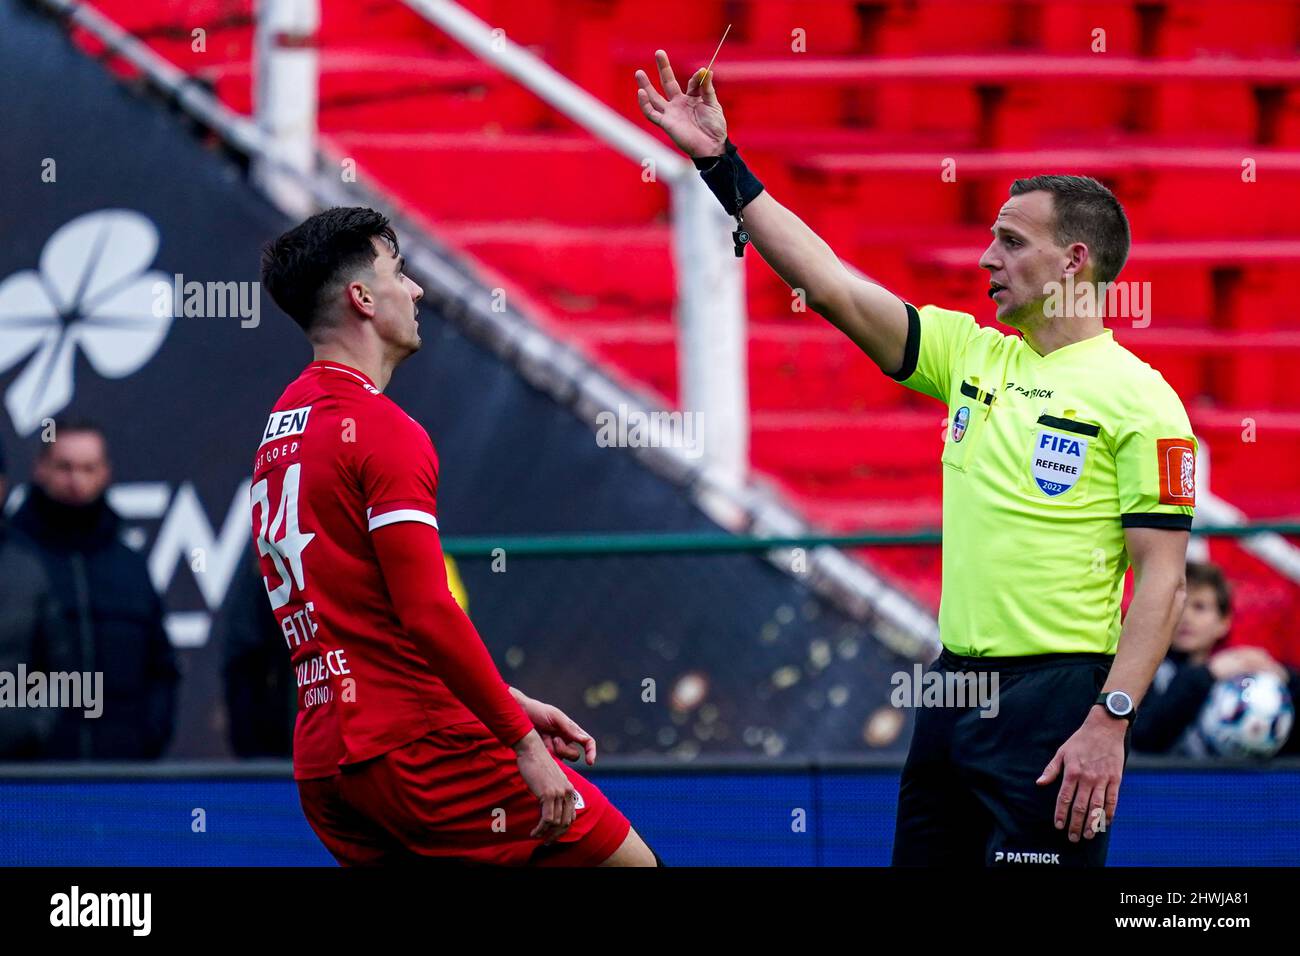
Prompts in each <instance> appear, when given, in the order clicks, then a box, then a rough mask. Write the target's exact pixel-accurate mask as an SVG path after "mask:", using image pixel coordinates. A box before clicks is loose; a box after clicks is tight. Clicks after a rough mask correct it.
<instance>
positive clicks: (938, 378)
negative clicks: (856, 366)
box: [890, 303, 979, 402]
mask: <svg viewBox="0 0 1300 956" xmlns="http://www.w3.org/2000/svg"><path fill="white" fill-rule="evenodd" d="M904 304H905V305H906V306H907V321H908V330H907V346H906V348H905V350H904V353H903V366H902V368H900V369H899V370H898V371H897V372H895V373H894V374H892V375H891V376H890V378H893V379H894V380H896V381H898V382H901V383H902V384H903V385H906V386H907V387H908V388H910V389H913V390H914V391H917V392H920V393H921V394H923V395H929V396H930V397H931V398H937V399H939V401H941V402H947V401H948V394H949V391H950V387H951V384H952V377H953V369H954V368H956V366H957V361H958V359H960V358H961V356H962V354H963V353H964V352H965V350H966V346H967V344H968V343H969V342H970V340H971V337H972V336H974V335H975V333H976V332H978V331H979V325H978V323H976V321H975V317H974V316H971V315H967V314H966V313H965V312H953V311H951V310H949V309H941V308H939V307H938V306H934V305H927V306H924V307H923V308H921V309H919V310H918V309H917V308H916V307H915V306H913V305H912V304H911V303H904Z"/></svg>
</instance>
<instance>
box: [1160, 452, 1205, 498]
mask: <svg viewBox="0 0 1300 956" xmlns="http://www.w3.org/2000/svg"><path fill="white" fill-rule="evenodd" d="M1156 458H1157V466H1158V468H1159V471H1160V503H1161V504H1162V505H1195V504H1196V449H1195V448H1194V447H1193V445H1192V443H1191V441H1190V440H1189V439H1186V438H1157V439H1156Z"/></svg>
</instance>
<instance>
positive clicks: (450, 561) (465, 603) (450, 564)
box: [442, 553, 469, 614]
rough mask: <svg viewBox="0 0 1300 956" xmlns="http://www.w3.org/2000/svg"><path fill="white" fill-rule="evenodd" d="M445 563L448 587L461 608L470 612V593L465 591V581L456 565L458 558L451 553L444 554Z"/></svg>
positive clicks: (467, 612)
mask: <svg viewBox="0 0 1300 956" xmlns="http://www.w3.org/2000/svg"><path fill="white" fill-rule="evenodd" d="M442 561H443V564H445V565H446V566H447V587H448V589H449V590H450V591H451V596H452V597H453V598H455V599H456V603H457V604H459V605H460V609H461V610H462V611H464V612H465V613H466V614H469V594H468V593H467V592H466V591H465V582H463V581H462V580H461V579H460V571H459V570H458V569H457V567H456V559H455V558H453V557H452V556H451V555H450V554H445V553H444V554H443V556H442Z"/></svg>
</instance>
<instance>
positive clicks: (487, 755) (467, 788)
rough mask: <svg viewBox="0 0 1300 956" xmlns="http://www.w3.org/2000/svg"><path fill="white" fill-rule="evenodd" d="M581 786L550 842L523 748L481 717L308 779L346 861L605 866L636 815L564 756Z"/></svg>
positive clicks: (316, 809)
mask: <svg viewBox="0 0 1300 956" xmlns="http://www.w3.org/2000/svg"><path fill="white" fill-rule="evenodd" d="M556 762H557V763H559V764H560V766H561V767H562V768H563V770H564V772H565V773H566V774H568V777H569V780H570V781H571V782H572V783H573V787H574V789H575V790H577V791H578V793H579V795H580V799H579V800H578V804H579V809H578V811H577V816H576V817H575V819H574V822H573V825H572V826H571V827H569V829H568V831H566V832H565V834H564V835H563V836H562V837H560V839H559V840H557V841H556V842H555V843H552V844H551V845H550V846H546V847H544V846H543V845H542V842H541V841H540V840H538V839H535V838H533V837H530V836H529V834H530V833H531V832H532V831H533V830H534V828H536V826H537V823H538V821H539V820H540V819H541V806H540V805H539V804H538V802H537V798H536V797H534V796H533V794H532V792H531V791H530V790H529V789H528V787H527V785H526V784H525V783H524V779H523V777H521V776H520V775H519V770H518V766H517V764H516V762H515V754H514V751H513V750H511V749H510V748H508V747H505V746H503V745H502V744H501V743H500V742H498V741H497V739H496V738H495V737H493V736H492V735H491V734H490V733H489V732H488V731H487V729H486V728H485V727H483V726H482V725H481V724H479V723H477V722H476V723H467V724H457V725H456V726H454V727H444V728H442V729H441V730H435V731H433V732H431V733H429V734H427V735H425V736H424V737H421V738H420V739H418V740H414V741H412V742H411V743H409V744H405V745H403V746H401V747H398V748H397V749H396V750H391V751H389V752H388V753H386V754H384V755H383V756H382V757H376V758H375V759H374V760H369V761H366V762H365V763H364V764H359V765H357V766H355V767H349V768H348V769H347V770H346V771H344V772H342V773H339V774H337V775H335V776H332V777H323V778H319V779H315V780H299V781H298V795H299V797H300V799H301V800H302V809H303V813H305V814H306V816H307V822H308V823H310V824H311V828H312V829H313V830H315V831H316V835H317V836H318V837H319V838H320V840H321V842H322V843H324V844H325V848H326V849H328V850H329V851H330V853H332V854H333V855H334V859H336V860H337V861H338V862H339V863H340V864H342V865H343V866H379V865H389V864H410V863H419V862H434V861H442V862H455V861H459V862H463V863H471V864H484V865H494V866H523V865H526V864H533V865H538V866H596V865H598V864H600V863H602V862H604V861H605V860H606V859H608V858H609V857H610V856H611V855H612V854H613V853H614V851H615V850H617V849H618V848H619V847H620V846H621V845H622V844H623V841H624V839H626V838H627V834H628V830H629V829H630V828H631V825H630V824H629V823H628V821H627V818H626V817H624V816H623V814H621V813H620V812H619V811H618V809H617V808H616V807H615V806H614V805H613V804H612V803H610V802H609V800H607V799H606V798H605V795H604V794H603V793H601V792H600V790H599V789H597V788H596V786H595V785H594V784H593V783H591V782H590V781H588V780H587V779H586V778H584V777H583V776H582V775H581V774H579V773H577V772H576V771H574V770H572V769H570V768H569V767H568V766H566V765H565V764H564V763H563V761H558V760H557V761H556Z"/></svg>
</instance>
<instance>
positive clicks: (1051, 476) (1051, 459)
mask: <svg viewBox="0 0 1300 956" xmlns="http://www.w3.org/2000/svg"><path fill="white" fill-rule="evenodd" d="M1087 455H1088V440H1087V439H1086V438H1080V437H1078V436H1075V435H1061V434H1058V433H1056V432H1049V431H1040V432H1039V433H1038V435H1037V437H1036V438H1035V440H1034V453H1033V456H1032V457H1031V463H1032V464H1031V466H1030V467H1031V471H1032V473H1033V476H1034V482H1035V483H1036V484H1037V485H1038V488H1039V490H1041V491H1042V492H1043V494H1045V495H1047V496H1048V497H1049V498H1056V497H1058V496H1060V495H1063V494H1065V493H1066V492H1067V491H1069V490H1070V489H1071V488H1073V487H1074V486H1075V485H1076V484H1078V483H1079V476H1080V475H1082V474H1083V461H1084V459H1085V458H1086V457H1087Z"/></svg>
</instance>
